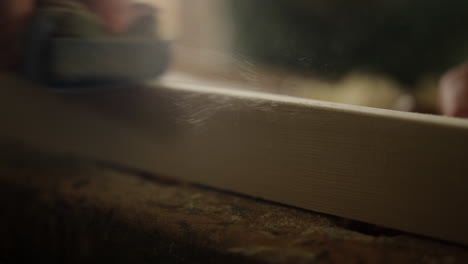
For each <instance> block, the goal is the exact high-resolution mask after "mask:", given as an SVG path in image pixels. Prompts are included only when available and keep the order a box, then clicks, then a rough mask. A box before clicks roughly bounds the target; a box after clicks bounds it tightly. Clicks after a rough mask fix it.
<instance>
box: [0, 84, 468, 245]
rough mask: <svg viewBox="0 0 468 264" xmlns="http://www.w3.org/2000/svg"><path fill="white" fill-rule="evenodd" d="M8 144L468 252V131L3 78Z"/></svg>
mask: <svg viewBox="0 0 468 264" xmlns="http://www.w3.org/2000/svg"><path fill="white" fill-rule="evenodd" d="M1 84H2V89H1V95H0V98H1V99H0V100H1V103H0V105H1V106H0V107H1V110H2V111H0V113H1V114H0V118H1V119H0V120H1V122H2V125H3V129H2V130H1V132H0V138H1V139H2V140H8V141H16V142H21V143H24V144H28V145H32V146H35V147H37V148H40V149H43V150H48V151H53V152H59V153H63V152H67V153H72V154H76V155H83V156H87V157H92V158H96V159H100V160H106V161H111V162H116V163H119V164H122V165H125V166H130V167H135V168H139V169H143V170H147V171H150V172H152V173H155V174H158V175H162V176H170V177H176V178H181V179H185V180H189V181H192V182H196V183H202V184H206V185H210V186H213V187H217V188H222V189H226V190H230V191H235V192H239V193H243V194H247V195H251V196H255V197H260V198H264V199H268V200H272V201H276V202H280V203H285V204H289V205H293V206H297V207H301V208H306V209H311V210H315V211H319V212H323V213H329V214H333V215H338V216H342V217H347V218H351V219H355V220H360V221H365V222H369V223H372V224H377V225H382V226H386V227H391V228H396V229H400V230H403V231H409V232H413V233H417V234H422V235H427V236H431V237H436V238H440V239H445V240H450V241H454V242H459V243H464V244H468V227H467V225H466V223H468V211H467V210H466V205H467V204H468V195H467V193H468V192H467V191H468V177H467V176H468V173H467V172H468V163H467V162H465V160H466V151H467V150H468V122H467V121H465V120H458V119H452V118H444V117H437V116H429V115H420V114H412V113H402V112H395V111H389V110H379V109H371V108H364V107H356V106H347V105H339V104H333V103H325V102H318V101H313V100H305V99H298V98H292V97H286V96H277V95H271V94H264V93H256V92H250V91H242V90H239V89H221V88H219V87H218V86H216V85H214V86H212V87H210V86H208V85H197V84H194V83H193V82H192V81H184V80H183V79H181V78H169V79H167V80H163V81H160V82H157V83H153V84H148V85H146V86H145V87H132V88H129V89H117V90H101V91H89V92H82V93H56V92H52V91H48V90H45V89H44V88H42V87H37V86H34V85H32V84H30V83H27V82H24V81H21V80H18V79H15V78H11V77H8V76H2V77H1Z"/></svg>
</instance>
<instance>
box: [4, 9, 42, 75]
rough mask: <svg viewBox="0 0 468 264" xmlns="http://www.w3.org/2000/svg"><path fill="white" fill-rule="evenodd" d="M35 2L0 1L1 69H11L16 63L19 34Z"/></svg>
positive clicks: (18, 49)
mask: <svg viewBox="0 0 468 264" xmlns="http://www.w3.org/2000/svg"><path fill="white" fill-rule="evenodd" d="M34 4H35V0H1V1H0V24H1V26H2V28H1V30H0V64H1V66H2V67H1V68H2V69H11V68H12V67H14V65H15V64H16V62H17V58H18V55H19V51H20V46H21V45H20V40H21V34H22V32H23V30H24V26H25V24H26V21H27V19H28V17H29V16H30V15H31V12H32V11H33V7H34Z"/></svg>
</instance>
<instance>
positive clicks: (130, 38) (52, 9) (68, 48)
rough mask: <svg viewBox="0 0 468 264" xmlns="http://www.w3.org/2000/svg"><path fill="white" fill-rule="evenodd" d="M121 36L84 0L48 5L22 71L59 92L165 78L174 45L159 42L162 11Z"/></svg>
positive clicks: (32, 32) (29, 36)
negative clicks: (60, 89) (163, 74)
mask: <svg viewBox="0 0 468 264" xmlns="http://www.w3.org/2000/svg"><path fill="white" fill-rule="evenodd" d="M148 10H149V11H147V12H146V15H143V16H141V17H139V18H137V19H135V21H134V22H133V24H132V25H131V26H130V27H129V29H128V30H127V31H126V32H124V33H121V34H112V33H110V32H108V30H107V29H106V27H105V24H104V22H103V21H102V20H101V19H100V18H99V17H98V16H97V15H95V14H93V13H91V12H90V11H89V10H88V9H86V7H85V6H83V4H81V3H80V2H78V1H72V0H68V1H67V0H61V1H57V0H55V1H47V2H44V3H43V4H41V5H39V6H38V7H37V8H36V11H35V13H34V15H33V16H32V18H31V20H30V22H29V23H28V26H27V29H26V36H25V51H24V56H23V58H22V60H21V66H20V70H19V71H20V73H21V74H22V75H24V76H26V77H27V78H29V79H32V80H34V81H36V82H39V83H42V84H45V85H47V86H50V87H54V88H64V89H66V88H73V87H74V88H77V87H78V88H81V87H93V86H107V85H122V84H128V83H135V82H139V81H141V80H145V79H149V78H154V77H157V76H159V75H161V74H162V73H163V72H164V71H165V70H166V69H167V68H168V65H169V59H170V56H169V53H170V52H169V50H170V43H169V41H164V40H161V39H160V38H159V34H158V32H157V28H158V25H157V17H156V11H155V10H154V9H151V7H150V6H148Z"/></svg>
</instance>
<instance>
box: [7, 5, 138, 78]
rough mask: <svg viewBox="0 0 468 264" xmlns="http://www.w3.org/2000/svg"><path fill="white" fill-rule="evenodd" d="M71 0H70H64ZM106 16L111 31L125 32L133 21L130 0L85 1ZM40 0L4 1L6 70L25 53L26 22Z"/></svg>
mask: <svg viewBox="0 0 468 264" xmlns="http://www.w3.org/2000/svg"><path fill="white" fill-rule="evenodd" d="M62 1H70V0H62ZM81 1H83V2H84V3H85V4H86V5H87V6H88V8H89V9H90V10H91V11H92V12H94V13H96V14H97V15H99V16H100V17H102V18H103V20H104V21H105V23H106V25H107V27H108V29H109V31H110V32H114V33H118V32H122V31H124V30H125V29H126V28H127V27H128V26H129V24H130V19H131V18H130V17H131V11H130V0H81ZM35 3H36V0H0V25H2V26H3V28H2V29H1V30H0V66H1V69H2V70H5V69H6V70H8V69H12V68H14V67H15V65H16V64H17V62H18V58H19V56H20V53H21V39H22V34H23V30H24V27H25V24H26V22H27V20H28V18H29V17H30V16H31V14H32V12H33V9H34V5H35Z"/></svg>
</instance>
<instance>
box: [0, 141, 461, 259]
mask: <svg viewBox="0 0 468 264" xmlns="http://www.w3.org/2000/svg"><path fill="white" fill-rule="evenodd" d="M2 149H3V151H2V154H1V155H2V156H1V159H0V212H1V215H2V217H0V232H1V233H0V234H2V235H1V236H0V261H2V260H4V261H5V262H6V263H16V262H33V261H34V262H36V261H40V262H41V261H49V262H60V263H86V262H102V261H106V262H110V263H112V262H114V263H115V262H117V263H126V262H130V263H362V264H364V263H447V264H448V263H468V249H467V248H466V247H463V246H459V245H456V244H450V243H446V242H442V241H436V240H431V239H428V238H422V237H417V236H413V235H410V234H404V233H401V232H398V231H393V230H388V229H383V228H378V227H375V226H370V225H366V224H362V223H357V222H353V221H348V220H343V219H340V218H337V217H332V216H327V215H322V214H318V213H314V212H310V211H305V210H301V209H297V208H291V207H288V206H284V205H279V204H273V203H269V202H266V201H263V200H258V199H254V198H249V197H243V196H239V195H236V194H232V193H226V192H222V191H219V190H214V189H210V188H207V187H203V186H196V185H190V184H188V183H183V182H177V181H174V180H171V179H167V178H162V177H158V175H150V174H146V173H144V172H140V171H136V170H132V169H129V168H121V167H119V166H116V165H115V164H107V163H102V162H96V161H91V160H85V159H78V158H72V157H65V156H60V157H59V156H54V155H51V154H47V155H46V154H44V153H39V152H31V151H30V150H26V149H24V148H17V147H16V146H15V147H12V146H4V147H3V148H2ZM258 188H261V186H258Z"/></svg>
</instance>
